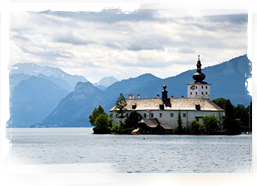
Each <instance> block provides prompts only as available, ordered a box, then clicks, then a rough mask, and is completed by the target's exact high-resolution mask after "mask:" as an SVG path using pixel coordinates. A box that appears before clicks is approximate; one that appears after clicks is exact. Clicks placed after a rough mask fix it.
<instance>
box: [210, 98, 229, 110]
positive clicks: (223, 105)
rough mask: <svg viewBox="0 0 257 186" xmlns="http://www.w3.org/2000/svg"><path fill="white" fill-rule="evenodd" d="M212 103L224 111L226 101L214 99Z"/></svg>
mask: <svg viewBox="0 0 257 186" xmlns="http://www.w3.org/2000/svg"><path fill="white" fill-rule="evenodd" d="M212 102H213V103H215V104H216V105H218V106H219V107H220V108H222V109H224V107H225V102H226V99H225V98H216V99H214V100H212Z"/></svg>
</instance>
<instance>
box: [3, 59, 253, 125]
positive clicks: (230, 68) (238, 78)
mask: <svg viewBox="0 0 257 186" xmlns="http://www.w3.org/2000/svg"><path fill="white" fill-rule="evenodd" d="M195 71H196V69H193V70H188V71H186V72H183V73H181V74H179V75H177V76H174V77H168V78H166V79H165V83H166V85H167V90H168V96H169V97H170V96H174V97H175V98H176V97H181V96H182V95H183V96H184V97H187V83H190V82H192V81H193V78H192V75H193V74H194V73H195ZM202 72H203V73H204V74H205V75H206V79H205V81H206V82H209V83H211V84H212V85H211V100H213V99H216V98H218V97H223V98H225V99H230V100H231V102H232V104H234V105H237V104H243V105H245V106H248V105H249V103H250V100H251V96H250V95H249V92H248V91H247V89H246V87H245V83H246V80H247V79H248V78H249V77H251V62H250V61H249V59H248V58H247V56H246V55H243V56H240V57H237V58H234V59H231V60H230V61H228V62H223V63H221V64H219V65H215V66H212V67H206V68H203V69H202ZM163 83H164V79H161V78H158V77H155V76H154V75H152V74H143V75H141V76H138V77H136V78H130V79H126V80H122V81H117V79H115V78H114V77H108V78H103V79H102V80H101V81H100V82H99V83H95V84H94V85H93V84H92V83H90V82H88V80H87V79H86V78H85V77H83V76H76V75H75V76H74V75H69V74H67V73H65V72H63V71H62V70H60V69H58V68H52V67H40V66H38V65H35V64H22V63H20V64H16V65H14V66H12V67H11V69H10V113H11V116H10V120H9V121H8V127H30V126H35V125H34V124H38V125H39V126H40V125H41V126H55V127H89V126H91V125H90V123H89V121H88V116H89V115H90V114H91V113H92V110H93V109H94V107H98V105H102V106H103V107H104V109H105V111H106V112H108V111H109V109H110V108H112V107H113V106H114V104H115V101H116V99H117V98H118V96H119V94H120V93H123V94H124V96H125V97H126V98H128V95H129V94H131V93H133V94H134V95H137V94H140V97H141V98H152V97H156V95H157V94H161V91H162V86H163Z"/></svg>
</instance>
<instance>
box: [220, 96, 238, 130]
mask: <svg viewBox="0 0 257 186" xmlns="http://www.w3.org/2000/svg"><path fill="white" fill-rule="evenodd" d="M224 109H225V118H224V121H223V125H224V128H226V129H227V133H228V134H232V135H235V134H240V130H238V123H237V122H236V118H235V109H234V106H233V105H232V104H231V102H230V100H229V99H228V100H226V102H225V108H224ZM239 129H240V128H239Z"/></svg>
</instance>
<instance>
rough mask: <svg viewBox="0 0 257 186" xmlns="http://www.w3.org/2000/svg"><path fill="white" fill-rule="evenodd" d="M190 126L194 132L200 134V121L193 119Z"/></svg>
mask: <svg viewBox="0 0 257 186" xmlns="http://www.w3.org/2000/svg"><path fill="white" fill-rule="evenodd" d="M189 126H190V129H191V132H192V133H193V134H198V133H199V132H200V131H199V128H200V126H201V124H200V122H198V121H196V120H193V121H191V122H190V124H189Z"/></svg>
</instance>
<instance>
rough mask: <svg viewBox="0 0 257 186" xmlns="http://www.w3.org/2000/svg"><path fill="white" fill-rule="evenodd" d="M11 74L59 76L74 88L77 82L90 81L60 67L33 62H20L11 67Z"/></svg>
mask: <svg viewBox="0 0 257 186" xmlns="http://www.w3.org/2000/svg"><path fill="white" fill-rule="evenodd" d="M10 74H26V75H30V76H37V75H39V74H43V75H45V76H47V77H52V78H59V79H62V80H65V81H66V82H67V83H68V84H70V86H71V87H72V90H73V89H74V87H75V85H76V84H77V82H88V80H87V79H86V78H85V77H83V76H78V75H70V74H67V73H66V72H64V71H62V70H61V69H59V68H53V67H48V66H43V67H42V66H39V65H36V64H33V63H18V64H15V65H13V66H11V68H10Z"/></svg>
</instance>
